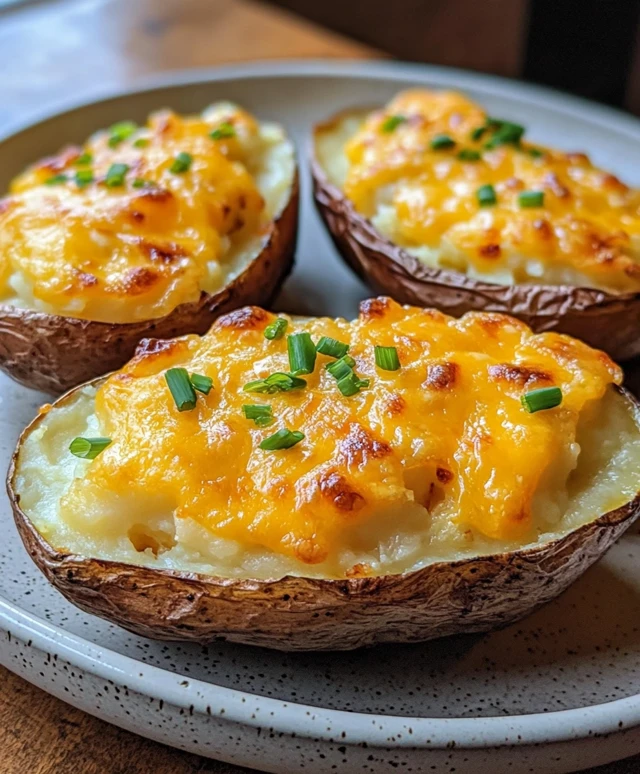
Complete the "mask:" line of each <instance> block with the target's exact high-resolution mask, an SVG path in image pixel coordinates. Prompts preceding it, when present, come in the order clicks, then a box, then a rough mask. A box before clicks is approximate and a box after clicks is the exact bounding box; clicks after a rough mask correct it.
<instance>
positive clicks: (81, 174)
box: [74, 169, 93, 188]
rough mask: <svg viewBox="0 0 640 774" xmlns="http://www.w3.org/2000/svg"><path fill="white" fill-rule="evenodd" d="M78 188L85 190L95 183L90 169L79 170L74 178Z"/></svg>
mask: <svg viewBox="0 0 640 774" xmlns="http://www.w3.org/2000/svg"><path fill="white" fill-rule="evenodd" d="M74 180H75V181H76V185H77V186H78V188H84V187H85V185H89V183H93V172H92V171H91V170H90V169H79V170H78V171H77V172H76V174H75V177H74Z"/></svg>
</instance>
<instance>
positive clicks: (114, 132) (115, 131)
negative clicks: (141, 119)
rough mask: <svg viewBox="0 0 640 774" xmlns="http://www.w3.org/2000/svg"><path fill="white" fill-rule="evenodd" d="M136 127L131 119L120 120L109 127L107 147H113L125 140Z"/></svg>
mask: <svg viewBox="0 0 640 774" xmlns="http://www.w3.org/2000/svg"><path fill="white" fill-rule="evenodd" d="M137 129H138V126H137V124H134V123H133V121H120V122H119V123H117V124H114V125H113V126H112V127H111V128H110V129H109V147H110V148H115V147H117V146H118V145H120V143H121V142H123V141H124V140H127V139H128V138H129V137H131V135H132V134H133V133H134V132H136V131H137Z"/></svg>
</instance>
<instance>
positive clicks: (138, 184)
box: [131, 177, 153, 188]
mask: <svg viewBox="0 0 640 774" xmlns="http://www.w3.org/2000/svg"><path fill="white" fill-rule="evenodd" d="M131 185H132V186H133V187H134V188H147V187H149V186H152V185H153V183H152V182H151V181H150V180H143V179H142V178H141V177H136V179H135V180H134V181H133V183H131Z"/></svg>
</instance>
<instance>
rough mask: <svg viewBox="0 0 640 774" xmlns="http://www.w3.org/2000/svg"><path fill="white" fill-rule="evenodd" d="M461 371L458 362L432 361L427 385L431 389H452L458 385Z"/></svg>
mask: <svg viewBox="0 0 640 774" xmlns="http://www.w3.org/2000/svg"><path fill="white" fill-rule="evenodd" d="M459 372H460V367H459V366H458V364H457V363H448V362H447V363H430V364H429V365H428V366H427V379H426V381H425V385H426V386H427V387H428V388H429V389H430V390H451V389H453V388H454V387H455V385H456V382H457V380H458V375H459Z"/></svg>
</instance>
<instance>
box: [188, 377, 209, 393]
mask: <svg viewBox="0 0 640 774" xmlns="http://www.w3.org/2000/svg"><path fill="white" fill-rule="evenodd" d="M191 384H192V385H193V389H194V390H197V391H198V392H201V393H202V394H203V395H208V394H209V393H210V392H211V389H212V388H213V379H212V378H211V377H210V376H203V375H202V374H191Z"/></svg>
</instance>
